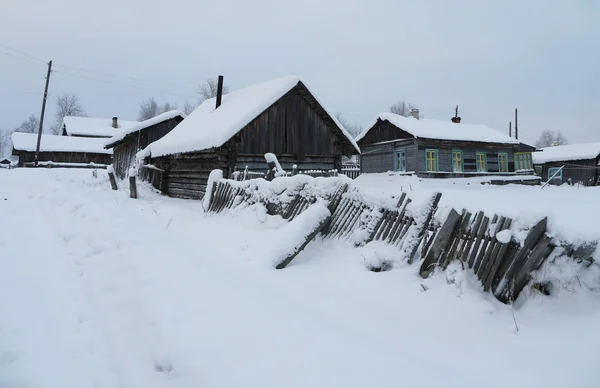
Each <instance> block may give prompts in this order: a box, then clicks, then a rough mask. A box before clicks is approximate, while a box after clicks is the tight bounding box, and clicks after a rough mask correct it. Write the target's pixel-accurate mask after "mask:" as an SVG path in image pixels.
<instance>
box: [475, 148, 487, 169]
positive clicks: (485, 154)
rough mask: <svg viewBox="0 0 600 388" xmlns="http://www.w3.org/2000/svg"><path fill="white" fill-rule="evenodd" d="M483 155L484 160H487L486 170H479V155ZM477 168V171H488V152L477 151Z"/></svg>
mask: <svg viewBox="0 0 600 388" xmlns="http://www.w3.org/2000/svg"><path fill="white" fill-rule="evenodd" d="M479 155H483V160H484V162H485V165H484V167H485V168H484V171H479V159H478V156H479ZM475 170H476V171H477V172H488V162H487V152H479V151H478V152H475Z"/></svg>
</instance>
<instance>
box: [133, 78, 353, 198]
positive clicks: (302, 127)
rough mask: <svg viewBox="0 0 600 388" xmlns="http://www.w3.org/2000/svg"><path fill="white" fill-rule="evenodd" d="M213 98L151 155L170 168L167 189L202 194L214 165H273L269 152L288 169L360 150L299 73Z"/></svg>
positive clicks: (333, 162)
mask: <svg viewBox="0 0 600 388" xmlns="http://www.w3.org/2000/svg"><path fill="white" fill-rule="evenodd" d="M219 99H220V96H217V97H216V98H212V99H209V100H207V101H205V102H204V103H203V104H202V105H200V106H199V107H198V108H197V109H196V110H195V111H194V112H192V113H191V114H190V115H189V116H188V117H187V118H186V119H185V120H183V121H182V122H181V123H180V124H179V125H178V126H177V127H175V129H173V130H172V131H171V132H170V133H169V134H167V135H166V136H165V137H163V138H162V139H160V140H158V141H156V142H154V143H152V144H150V145H149V146H148V147H147V149H146V150H145V152H144V153H145V154H146V155H147V156H148V157H149V158H150V160H149V162H150V163H152V164H153V165H154V166H156V167H158V168H160V169H162V170H163V172H162V174H161V178H160V179H153V182H160V184H158V186H159V187H160V189H161V191H162V192H163V193H165V194H168V195H170V196H174V197H181V198H202V197H203V195H204V192H205V190H206V184H207V180H208V176H209V174H210V172H211V171H212V170H213V169H221V170H223V175H224V176H225V177H231V176H232V173H233V172H234V171H235V170H236V168H237V169H244V168H245V167H248V169H249V170H254V171H266V170H267V168H268V167H267V163H266V161H265V157H264V155H265V153H274V154H275V155H276V156H277V157H278V159H279V162H280V164H281V166H282V168H283V169H285V170H291V169H292V167H293V166H294V165H296V166H297V168H298V169H299V170H306V169H319V170H323V169H340V168H341V159H342V156H343V155H346V156H351V155H353V154H357V153H359V152H360V150H359V149H358V146H357V145H356V142H355V141H354V139H353V138H352V136H350V135H349V134H348V132H347V131H346V130H345V129H344V127H343V126H342V125H341V124H340V123H339V122H338V121H337V120H336V119H335V117H334V116H333V115H332V114H330V113H329V112H328V111H327V110H326V109H325V108H324V107H323V105H322V104H321V103H320V102H319V101H318V100H317V98H316V97H315V95H314V94H313V93H312V91H311V90H310V89H309V88H308V87H307V86H306V84H304V83H303V82H302V81H301V80H300V78H299V77H285V78H280V79H276V80H271V81H267V82H264V83H260V84H257V85H253V86H249V87H246V88H243V89H239V90H236V91H233V92H230V93H228V94H226V95H224V96H222V104H221V105H218V101H219Z"/></svg>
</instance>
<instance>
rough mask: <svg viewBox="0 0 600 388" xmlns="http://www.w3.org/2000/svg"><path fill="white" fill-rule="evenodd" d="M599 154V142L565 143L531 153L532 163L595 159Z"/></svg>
mask: <svg viewBox="0 0 600 388" xmlns="http://www.w3.org/2000/svg"><path fill="white" fill-rule="evenodd" d="M598 156H600V143H579V144H565V145H560V146H550V147H544V148H541V149H540V150H539V151H535V152H534V153H533V163H534V164H544V163H547V162H560V161H570V160H585V159H596V158H597V157H598Z"/></svg>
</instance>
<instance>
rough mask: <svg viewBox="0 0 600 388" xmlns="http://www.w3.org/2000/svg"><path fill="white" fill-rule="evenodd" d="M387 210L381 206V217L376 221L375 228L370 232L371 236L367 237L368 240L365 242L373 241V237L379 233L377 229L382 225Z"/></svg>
mask: <svg viewBox="0 0 600 388" xmlns="http://www.w3.org/2000/svg"><path fill="white" fill-rule="evenodd" d="M386 211H387V210H385V209H383V208H379V215H380V217H379V218H378V219H377V221H375V225H374V226H373V230H371V233H370V234H369V237H368V238H367V240H366V241H365V243H369V242H371V241H373V239H374V238H375V235H376V234H377V231H378V230H379V227H380V226H381V223H382V222H383V218H384V216H385V212H386Z"/></svg>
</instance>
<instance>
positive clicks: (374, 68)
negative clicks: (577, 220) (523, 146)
mask: <svg viewBox="0 0 600 388" xmlns="http://www.w3.org/2000/svg"><path fill="white" fill-rule="evenodd" d="M599 20H600V1H598V0H571V1H564V0H561V1H557V0H502V1H499V0H455V1H448V0H411V1H404V0H364V1H357V0H329V1H328V0H304V1H301V2H290V1H282V0H252V1H246V0H236V1H231V0H218V1H214V0H213V1H203V0H200V1H198V0H194V1H183V0H171V1H169V2H150V1H142V0H119V1H117V0H103V1H94V2H87V1H85V2H84V1H81V0H54V1H43V0H5V1H2V5H0V44H4V45H7V46H9V47H11V48H13V49H17V50H20V51H23V52H25V53H27V54H29V55H32V56H34V57H36V58H40V59H42V60H44V61H48V60H53V61H54V65H55V69H56V72H55V73H53V74H52V76H51V79H50V93H51V95H50V99H49V103H48V109H47V112H46V114H47V115H46V117H47V122H46V125H45V127H46V128H47V127H49V126H50V125H51V124H52V121H53V115H54V104H55V97H56V96H57V95H58V94H61V93H66V92H69V93H76V94H78V95H79V97H80V98H81V100H82V102H83V104H84V107H85V110H86V113H87V114H88V116H91V117H107V118H109V117H112V116H118V117H120V118H122V119H135V118H136V115H137V111H138V108H139V104H140V103H141V102H142V100H144V99H146V98H148V97H150V96H154V97H155V98H156V99H157V101H158V102H159V103H162V102H166V101H170V102H177V103H178V104H179V106H180V107H181V106H183V103H184V102H185V101H186V100H193V99H195V98H196V93H195V89H196V87H197V85H198V83H200V82H202V81H203V80H205V79H206V78H208V77H216V76H217V75H219V74H223V75H224V76H225V82H226V83H227V84H229V85H230V87H231V88H232V89H235V88H238V87H242V86H246V85H249V84H252V83H255V82H261V81H265V80H268V79H270V78H276V77H280V76H285V75H292V74H297V75H300V76H301V77H302V78H303V79H304V81H305V82H306V83H307V84H308V85H309V86H310V87H311V89H313V90H314V91H315V93H316V94H317V96H318V98H319V99H320V100H321V102H322V103H323V104H324V105H325V106H326V107H327V108H328V109H329V110H330V111H333V112H341V113H343V114H344V116H345V117H346V118H347V119H348V120H350V121H357V122H360V123H363V124H367V123H368V122H369V121H371V120H372V119H373V117H374V116H375V115H376V114H377V113H378V112H380V111H384V110H386V109H387V107H388V106H389V105H390V104H391V103H393V102H395V101H397V100H406V101H410V102H412V103H415V104H417V105H418V107H419V108H420V110H421V113H422V114H423V115H424V116H425V117H427V118H432V119H434V118H435V119H442V120H449V119H450V117H451V116H452V115H453V112H454V107H455V106H456V105H457V104H458V105H459V106H460V115H461V116H462V118H463V122H465V123H469V122H471V123H481V124H487V125H489V126H491V127H493V128H495V129H497V130H499V131H505V132H507V131H508V122H509V121H510V120H512V119H513V115H514V108H516V107H518V108H519V133H520V138H521V139H522V140H524V141H529V142H534V141H535V139H536V138H537V135H538V134H539V132H540V131H541V130H544V129H560V130H562V131H563V132H564V134H565V135H566V136H567V138H568V139H569V141H570V142H571V143H577V142H590V141H600V126H599V120H598V119H597V116H598V112H597V110H598V109H600V71H599V69H600V24H599V23H598V21H599ZM9 54H10V55H13V54H14V55H15V56H19V55H18V54H16V53H15V52H12V51H9V50H7V49H6V48H3V47H0V69H1V70H2V71H0V128H7V129H8V128H14V127H16V126H18V125H19V124H20V122H21V121H23V120H24V119H25V118H26V117H27V116H28V115H29V114H31V113H34V114H36V115H39V113H40V107H41V99H42V96H41V92H42V91H43V86H44V77H45V72H46V67H45V65H44V64H43V63H42V62H41V61H36V60H34V59H31V58H29V60H30V62H26V61H23V60H19V59H16V58H14V57H13V56H10V55H9ZM21 57H22V56H21ZM63 66H64V67H63ZM69 67H71V68H69ZM73 67H76V68H82V69H86V70H92V71H96V72H103V73H111V74H116V75H120V76H125V77H134V78H142V79H147V80H152V81H155V82H156V83H147V82H140V81H138V80H132V79H129V78H123V77H121V78H115V77H108V76H103V75H100V74H98V73H93V72H88V71H80V70H75V69H72V68H73ZM65 73H70V74H71V75H69V74H65ZM73 75H79V76H83V77H87V78H94V79H101V80H105V81H109V82H111V83H106V82H99V81H95V80H91V79H86V78H81V77H74V76H73ZM119 84H127V85H134V86H136V87H138V88H142V89H144V88H145V89H152V90H154V91H149V90H141V89H136V88H131V87H128V86H123V85H119ZM21 93H36V94H21Z"/></svg>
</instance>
